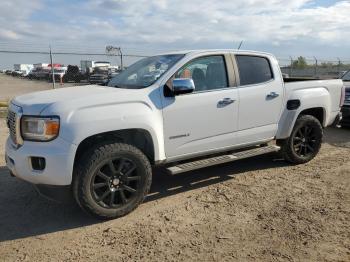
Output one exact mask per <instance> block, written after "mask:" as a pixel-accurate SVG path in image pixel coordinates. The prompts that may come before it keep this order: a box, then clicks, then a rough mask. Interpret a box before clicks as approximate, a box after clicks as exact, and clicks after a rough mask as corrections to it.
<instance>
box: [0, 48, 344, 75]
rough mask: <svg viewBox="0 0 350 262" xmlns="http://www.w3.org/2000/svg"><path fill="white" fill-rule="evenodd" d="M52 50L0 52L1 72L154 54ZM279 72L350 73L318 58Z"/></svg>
mask: <svg viewBox="0 0 350 262" xmlns="http://www.w3.org/2000/svg"><path fill="white" fill-rule="evenodd" d="M72 50H75V49H70V50H68V51H67V50H55V49H53V51H52V59H51V57H50V51H49V50H46V51H45V50H44V51H40V50H39V51H23V50H1V49H0V69H1V70H12V71H15V70H16V68H14V67H15V66H14V65H15V64H17V65H18V64H39V63H42V64H60V65H62V66H64V67H67V66H68V65H75V66H78V67H79V68H81V65H82V63H81V61H104V62H109V63H110V65H111V66H115V67H119V68H120V67H121V66H123V67H125V66H126V67H127V66H128V65H130V64H132V63H134V62H136V61H137V60H139V59H141V58H143V57H147V56H150V55H152V54H154V53H156V52H150V51H140V50H136V51H135V50H132V49H130V50H128V49H127V48H125V49H118V52H115V53H110V52H104V50H102V51H101V52H93V51H92V50H91V49H89V50H88V51H84V50H83V49H81V50H76V51H72ZM277 59H278V61H279V64H280V67H281V71H282V73H283V74H285V75H286V76H287V75H288V76H289V77H298V78H304V77H305V78H319V79H325V78H338V77H339V76H340V75H342V74H343V73H344V72H346V71H348V70H350V59H342V58H333V59H329V60H326V59H319V58H317V57H303V56H299V57H278V58H277Z"/></svg>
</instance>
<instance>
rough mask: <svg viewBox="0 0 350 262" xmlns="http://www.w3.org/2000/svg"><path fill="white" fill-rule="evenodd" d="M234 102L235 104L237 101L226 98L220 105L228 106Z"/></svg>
mask: <svg viewBox="0 0 350 262" xmlns="http://www.w3.org/2000/svg"><path fill="white" fill-rule="evenodd" d="M233 102H235V100H233V99H231V98H229V97H226V98H224V99H222V100H220V101H219V105H221V106H226V105H229V104H232V103H233Z"/></svg>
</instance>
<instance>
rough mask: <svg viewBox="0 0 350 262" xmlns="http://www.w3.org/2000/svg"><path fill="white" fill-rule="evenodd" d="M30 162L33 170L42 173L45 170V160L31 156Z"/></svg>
mask: <svg viewBox="0 0 350 262" xmlns="http://www.w3.org/2000/svg"><path fill="white" fill-rule="evenodd" d="M30 160H31V163H32V168H33V170H36V171H43V170H44V169H45V167H46V161H45V158H43V157H34V156H32V157H31V158H30Z"/></svg>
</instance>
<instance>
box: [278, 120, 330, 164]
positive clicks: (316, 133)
mask: <svg viewBox="0 0 350 262" xmlns="http://www.w3.org/2000/svg"><path fill="white" fill-rule="evenodd" d="M322 139H323V128H322V125H321V123H320V121H319V120H318V119H317V118H315V117H313V116H310V115H302V116H300V117H298V119H297V120H296V122H295V125H294V128H293V131H292V133H291V135H290V137H289V138H287V139H285V140H282V141H281V143H280V145H281V153H282V155H283V157H284V159H285V160H287V161H288V162H290V163H293V164H303V163H306V162H309V161H310V160H312V159H313V158H314V157H315V156H316V155H317V153H318V152H319V151H320V148H321V144H322Z"/></svg>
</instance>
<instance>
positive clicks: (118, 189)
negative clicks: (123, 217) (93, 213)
mask: <svg viewBox="0 0 350 262" xmlns="http://www.w3.org/2000/svg"><path fill="white" fill-rule="evenodd" d="M140 180H141V176H138V175H137V169H136V165H135V163H133V161H132V160H130V159H127V158H122V157H121V158H116V159H110V160H108V161H106V162H105V163H103V164H102V165H101V166H100V167H99V168H98V170H97V172H96V173H95V175H94V177H93V179H92V181H91V192H93V198H94V199H95V201H96V202H97V203H98V204H99V205H101V206H102V207H105V208H116V207H118V206H121V205H124V204H126V203H127V202H128V201H131V200H132V199H133V198H134V197H135V195H136V193H137V191H138V190H139V188H140V183H139V181H140Z"/></svg>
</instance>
